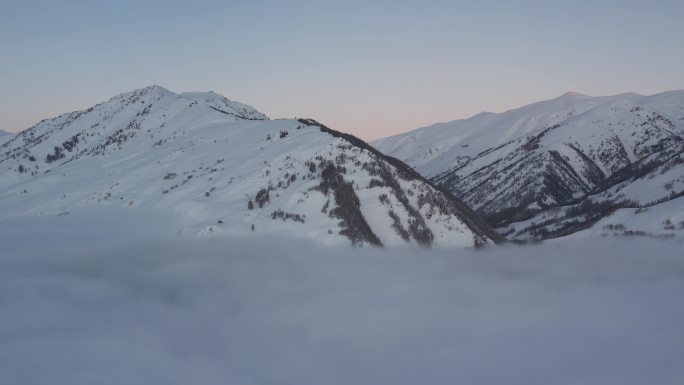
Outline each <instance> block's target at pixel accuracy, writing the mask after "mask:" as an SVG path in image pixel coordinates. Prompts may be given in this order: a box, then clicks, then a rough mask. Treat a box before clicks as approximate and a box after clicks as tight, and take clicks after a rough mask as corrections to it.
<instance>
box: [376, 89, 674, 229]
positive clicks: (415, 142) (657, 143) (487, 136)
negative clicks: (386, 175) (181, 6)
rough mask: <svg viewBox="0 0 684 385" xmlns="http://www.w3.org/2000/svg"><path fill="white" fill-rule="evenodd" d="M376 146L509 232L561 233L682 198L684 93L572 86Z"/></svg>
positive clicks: (416, 131)
mask: <svg viewBox="0 0 684 385" xmlns="http://www.w3.org/2000/svg"><path fill="white" fill-rule="evenodd" d="M374 145H375V146H377V147H378V148H379V149H380V150H382V151H384V152H386V153H388V154H390V155H393V156H399V157H400V158H401V159H403V160H405V161H406V162H408V163H409V164H410V165H412V166H413V167H415V168H416V169H417V170H418V171H420V172H422V173H424V174H425V175H427V176H428V177H429V178H430V179H431V180H432V181H433V182H435V183H436V184H438V185H440V186H443V187H445V188H446V189H448V190H449V191H451V192H452V193H454V194H455V195H456V196H458V197H460V198H462V199H463V200H464V201H465V202H466V203H468V204H470V205H471V206H472V207H473V208H475V209H476V210H478V211H479V212H480V213H481V214H482V215H484V216H485V217H486V218H487V220H488V221H489V223H490V224H492V225H494V226H497V227H499V228H500V230H501V231H504V232H506V233H507V234H509V237H512V238H520V239H527V238H530V237H542V238H547V237H554V236H560V235H566V234H569V233H572V232H574V231H577V230H582V229H584V228H586V227H588V226H590V225H592V224H593V223H594V222H596V221H598V220H600V219H601V218H603V217H605V216H607V215H609V214H611V213H612V212H614V211H615V210H617V209H619V208H625V207H629V208H633V209H638V208H643V207H645V206H650V205H652V204H654V203H657V202H663V201H666V200H670V199H676V198H677V197H679V196H681V195H682V191H684V168H683V167H682V163H684V156H683V152H684V92H681V91H673V92H666V93H662V94H658V95H654V96H648V97H646V96H640V95H637V94H623V95H617V96H610V97H599V98H594V97H589V96H585V95H580V94H576V93H568V94H565V95H563V96H561V97H559V98H556V99H552V100H549V101H545V102H540V103H536V104H533V105H530V106H526V107H523V108H519V109H516V110H512V111H508V112H504V113H501V114H480V115H476V116H474V117H473V118H471V119H467V120H460V121H455V122H452V123H446V124H439V125H435V126H431V127H427V128H423V129H418V130H415V131H412V132H409V133H405V134H401V135H398V136H395V137H391V138H387V139H383V140H380V141H377V142H375V143H374ZM669 219H670V218H664V219H663V220H664V221H665V220H669ZM659 230H662V228H661V229H654V231H655V232H662V231H659Z"/></svg>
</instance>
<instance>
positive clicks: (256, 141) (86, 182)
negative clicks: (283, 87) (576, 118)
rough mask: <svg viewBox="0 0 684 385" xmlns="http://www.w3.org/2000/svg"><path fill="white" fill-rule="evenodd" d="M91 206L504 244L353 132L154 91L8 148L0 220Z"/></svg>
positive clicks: (188, 218)
mask: <svg viewBox="0 0 684 385" xmlns="http://www.w3.org/2000/svg"><path fill="white" fill-rule="evenodd" d="M92 206H117V207H125V208H130V209H136V208H140V209H141V210H144V209H149V210H164V211H166V212H173V213H175V214H177V218H178V228H179V231H180V232H181V233H183V234H193V235H209V234H221V233H223V234H230V235H240V234H253V233H254V234H259V233H262V234H277V235H283V236H293V237H299V238H313V239H316V240H318V241H321V242H324V243H339V242H349V241H351V242H352V243H354V244H371V245H401V244H407V243H414V244H420V245H424V246H429V245H433V244H434V245H440V246H450V245H460V246H463V245H473V243H474V242H475V243H477V244H479V243H482V242H489V241H491V240H493V239H497V237H498V234H496V233H495V232H493V231H492V230H491V228H489V227H488V225H487V224H486V223H485V222H483V221H482V220H481V219H479V217H478V216H477V215H476V214H474V213H473V212H472V211H471V210H470V209H469V208H468V207H466V206H465V205H464V204H463V203H462V202H461V201H459V200H457V199H455V198H453V197H451V196H450V195H449V194H448V193H443V192H441V191H440V190H439V189H436V188H435V187H433V186H432V185H431V184H430V183H428V182H427V181H425V180H424V179H423V178H422V177H421V176H420V175H418V174H417V173H415V172H414V171H413V170H412V169H410V168H409V167H407V166H406V165H405V164H403V163H402V162H400V161H398V160H396V159H393V158H389V157H385V156H384V155H382V154H381V153H379V152H378V151H377V150H375V149H374V148H372V147H370V146H369V145H368V144H366V143H365V142H363V141H361V140H359V139H357V138H355V137H353V136H350V135H347V134H342V133H339V132H337V131H333V130H330V129H328V128H327V127H325V126H323V125H321V124H319V123H317V122H315V121H313V120H303V119H300V120H294V119H283V120H269V119H268V118H267V117H266V116H265V115H263V114H262V113H260V112H258V111H257V110H255V109H254V108H252V107H250V106H247V105H244V104H241V103H237V102H234V101H231V100H228V99H227V98H225V97H223V96H221V95H218V94H215V93H212V92H208V93H180V94H176V93H173V92H171V91H168V90H166V89H164V88H162V87H158V86H150V87H147V88H144V89H140V90H135V91H132V92H129V93H125V94H122V95H119V96H116V97H114V98H112V99H111V100H109V101H107V102H104V103H101V104H98V105H96V106H94V107H92V108H89V109H87V110H84V111H77V112H72V113H68V114H64V115H61V116H58V117H56V118H52V119H47V120H43V121H41V122H40V123H38V124H37V125H35V126H34V127H31V128H29V129H27V130H25V131H23V132H21V133H20V134H18V135H17V136H15V137H14V138H12V139H11V140H9V141H7V142H6V143H4V144H2V145H1V146H0V218H6V217H15V216H26V215H60V214H66V213H68V212H69V211H70V210H76V209H79V208H84V207H92ZM103 220H106V219H103Z"/></svg>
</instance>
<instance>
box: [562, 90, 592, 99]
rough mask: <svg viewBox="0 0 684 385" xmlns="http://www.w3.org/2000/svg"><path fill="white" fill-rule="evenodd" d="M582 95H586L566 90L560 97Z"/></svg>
mask: <svg viewBox="0 0 684 385" xmlns="http://www.w3.org/2000/svg"><path fill="white" fill-rule="evenodd" d="M582 96H587V95H585V94H581V93H579V92H576V91H568V92H566V93H564V94H563V95H561V97H571V98H572V97H582Z"/></svg>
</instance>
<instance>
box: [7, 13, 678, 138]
mask: <svg viewBox="0 0 684 385" xmlns="http://www.w3.org/2000/svg"><path fill="white" fill-rule="evenodd" d="M1 5H2V7H1V8H2V12H0V85H1V87H0V129H3V130H6V131H12V132H17V131H21V130H23V129H26V128H29V127H30V126H32V125H33V124H35V123H37V122H38V121H39V120H41V119H43V118H47V117H52V116H55V115H58V114H61V113H65V112H70V111H74V110H79V109H84V108H88V107H90V106H92V105H94V104H96V103H99V102H101V101H105V100H107V99H109V98H110V97H112V96H114V95H117V94H119V93H122V92H127V91H130V90H133V89H137V88H142V87H145V86H147V85H150V84H158V85H161V86H163V87H166V88H168V89H170V90H172V91H175V92H184V91H209V90H213V91H215V92H218V93H220V94H223V95H225V96H226V97H228V98H230V99H233V100H237V101H241V102H244V103H247V104H250V105H252V106H254V107H255V108H257V109H258V110H260V111H261V112H263V113H265V114H267V115H268V116H270V117H271V118H282V117H312V118H315V119H317V120H319V121H321V122H322V123H325V124H326V125H328V126H330V127H332V128H334V129H337V130H341V131H345V132H351V133H353V134H355V135H357V136H360V137H361V138H364V139H366V140H373V139H378V138H381V137H385V136H388V135H392V134H396V133H399V132H404V131H408V130H411V129H414V128H418V127H422V126H426V125H429V124H433V123H436V122H443V121H450V120H454V119H461V118H467V117H469V116H472V115H474V114H476V113H479V112H481V111H492V112H500V111H505V110H508V109H511V108H515V107H519V106H522V105H525V104H529V103H532V102H535V101H539V100H545V99H550V98H553V97H556V96H560V95H561V94H563V93H565V92H567V91H570V90H572V91H576V92H580V93H584V94H588V95H595V96H599V95H609V94H618V93H623V92H628V91H631V92H637V93H642V94H654V93H658V92H662V91H666V90H672V89H684V71H682V68H683V64H684V50H683V49H681V38H682V36H684V23H682V22H681V15H684V2H682V1H681V0H672V1H670V0H662V1H658V2H653V3H645V2H643V1H632V0H623V1H613V0H605V1H585V0H577V1H572V2H570V1H532V0H521V1H516V2H511V1H488V0H481V1H431V0H424V1H403V0H395V1H356V0H349V1H298V0H294V1H262V0H253V1H249V2H246V1H201V0H198V1H174V0H169V1H152V0H149V1H128V0H121V1H116V2H114V1H69V0H64V1H54V0H53V1H42V0H35V1H26V0H23V1H15V0H1Z"/></svg>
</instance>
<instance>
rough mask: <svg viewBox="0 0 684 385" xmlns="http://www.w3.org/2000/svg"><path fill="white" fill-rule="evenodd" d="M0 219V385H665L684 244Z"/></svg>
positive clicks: (679, 348) (73, 218) (143, 214)
mask: <svg viewBox="0 0 684 385" xmlns="http://www.w3.org/2000/svg"><path fill="white" fill-rule="evenodd" d="M172 218H173V214H170V213H166V214H159V213H158V212H155V211H146V210H145V209H140V210H126V209H122V208H110V209H106V208H105V209H103V208H97V209H86V210H76V211H73V212H71V213H70V214H68V215H62V216H54V217H22V218H18V219H11V220H7V219H6V220H0V244H2V251H1V252H0V308H1V309H2V317H1V318H0V383H3V384H45V383H51V384H71V385H80V384H121V383H126V384H146V385H154V384H165V385H173V384H188V383H201V384H207V385H211V384H227V383H229V384H235V385H240V384H266V383H277V384H297V385H306V384H330V385H335V384H371V383H372V384H393V385H401V384H417V383H420V384H454V383H464V384H472V385H477V384H487V385H489V384H512V383H516V384H517V383H519V384H541V383H543V384H554V385H555V384H558V385H564V384H568V385H570V384H580V383H581V384H602V385H632V384H635V385H636V384H638V385H641V384H651V383H653V384H679V383H682V381H684V368H683V367H682V365H681V362H680V361H681V357H682V356H683V355H684V344H682V343H681V341H682V340H683V339H684V306H683V305H682V301H681V293H682V291H683V290H684V259H683V258H682V255H681V250H682V243H681V240H680V241H677V240H668V241H666V240H656V239H650V238H636V237H632V238H625V237H621V238H612V237H611V238H601V237H592V236H586V237H585V238H583V239H582V240H581V241H577V240H574V241H569V240H558V241H554V242H546V243H544V244H541V245H536V246H525V247H513V246H508V247H488V248H485V249H481V250H458V251H454V250H449V251H441V250H425V249H403V250H396V249H395V250H382V249H373V248H362V249H358V248H356V249H353V248H350V247H334V246H327V247H324V246H321V245H320V244H318V243H308V242H297V241H293V240H291V239H289V238H279V237H267V238H264V237H261V236H257V237H242V238H239V239H238V238H232V237H227V238H212V239H203V240H197V239H188V238H185V239H177V238H175V237H173V236H169V232H168V230H170V229H172V228H173V225H172V223H170V222H172V220H170V219H172Z"/></svg>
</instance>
